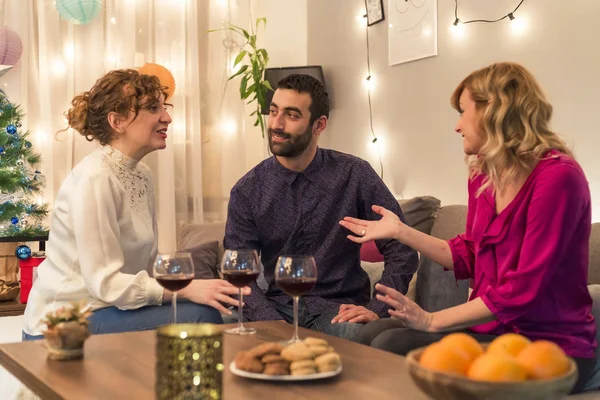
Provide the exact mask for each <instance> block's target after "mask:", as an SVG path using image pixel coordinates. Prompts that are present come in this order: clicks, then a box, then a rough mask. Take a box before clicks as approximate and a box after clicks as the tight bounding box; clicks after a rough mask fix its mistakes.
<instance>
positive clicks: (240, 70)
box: [228, 65, 248, 81]
mask: <svg viewBox="0 0 600 400" xmlns="http://www.w3.org/2000/svg"><path fill="white" fill-rule="evenodd" d="M247 69H248V66H247V65H242V66H241V67H240V69H239V70H238V71H237V72H236V73H235V74H233V75H231V76H230V77H229V79H228V81H230V80H232V79H233V78H235V77H236V76H238V75H241V74H243V73H244V72H245V71H246V70H247Z"/></svg>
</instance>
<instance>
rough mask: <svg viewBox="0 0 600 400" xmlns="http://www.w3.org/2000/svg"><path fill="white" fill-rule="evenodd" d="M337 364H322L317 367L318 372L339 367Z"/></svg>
mask: <svg viewBox="0 0 600 400" xmlns="http://www.w3.org/2000/svg"><path fill="white" fill-rule="evenodd" d="M339 367H340V366H339V364H322V365H319V366H318V367H317V370H318V371H319V372H331V371H335V370H337V369H338V368H339Z"/></svg>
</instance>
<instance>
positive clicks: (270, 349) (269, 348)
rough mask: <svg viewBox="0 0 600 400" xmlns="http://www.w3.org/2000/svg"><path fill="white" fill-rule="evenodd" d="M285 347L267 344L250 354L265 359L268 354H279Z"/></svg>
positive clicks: (254, 348)
mask: <svg viewBox="0 0 600 400" xmlns="http://www.w3.org/2000/svg"><path fill="white" fill-rule="evenodd" d="M283 347H284V346H283V345H282V344H280V343H277V342H267V343H263V344H261V345H258V346H256V347H253V348H251V349H250V350H249V352H250V354H252V355H253V356H254V357H256V358H263V357H264V356H266V355H267V354H279V353H280V352H281V350H283Z"/></svg>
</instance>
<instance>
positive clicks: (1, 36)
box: [0, 26, 23, 65]
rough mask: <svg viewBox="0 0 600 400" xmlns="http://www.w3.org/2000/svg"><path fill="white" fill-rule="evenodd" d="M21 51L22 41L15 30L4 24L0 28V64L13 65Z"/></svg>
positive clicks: (19, 56)
mask: <svg viewBox="0 0 600 400" xmlns="http://www.w3.org/2000/svg"><path fill="white" fill-rule="evenodd" d="M22 52H23V43H22V42H21V38H20V37H19V35H18V34H17V32H15V31H13V30H12V29H10V28H8V27H6V26H3V27H2V28H0V64H1V65H15V64H16V63H17V61H19V58H21V53H22Z"/></svg>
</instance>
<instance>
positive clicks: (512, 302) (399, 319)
mask: <svg viewBox="0 0 600 400" xmlns="http://www.w3.org/2000/svg"><path fill="white" fill-rule="evenodd" d="M451 102H452V106H453V107H454V108H455V109H456V110H457V111H458V112H459V113H460V118H459V121H458V123H457V125H456V127H455V131H456V132H457V133H458V134H459V135H461V137H462V140H463V148H464V152H465V154H466V155H467V156H468V164H469V167H470V177H469V185H468V187H469V204H468V214H467V224H466V231H465V233H463V234H461V235H459V236H457V237H455V238H454V239H451V240H449V241H444V240H440V239H437V238H434V237H432V236H429V235H426V234H423V233H421V232H419V231H417V230H415V229H412V228H410V227H408V226H407V225H405V224H403V223H402V222H401V221H400V220H399V219H398V218H397V217H396V215H395V214H394V213H391V212H389V211H388V210H386V209H383V208H381V207H377V206H375V207H373V210H374V211H375V212H377V213H378V214H380V215H381V216H382V218H381V219H380V220H379V221H365V220H358V219H354V218H349V217H346V218H344V220H343V221H340V224H341V225H342V226H344V227H346V228H347V229H349V230H350V231H351V232H353V233H354V234H355V235H357V236H354V235H350V236H348V238H349V239H350V240H352V241H354V242H357V243H363V242H366V241H368V240H373V239H381V238H395V239H397V240H399V241H401V242H402V243H404V244H407V245H409V246H411V247H412V248H414V249H416V250H418V251H420V252H421V253H422V254H423V255H424V256H426V257H428V258H430V259H432V260H433V261H435V262H437V263H438V264H440V265H442V266H443V267H445V268H448V269H451V270H454V274H455V276H456V279H472V280H473V292H472V294H471V297H470V301H469V302H468V303H465V304H462V305H459V306H456V307H452V308H449V309H446V310H442V311H439V312H434V313H429V312H426V311H424V310H423V309H421V308H420V307H419V306H418V305H417V304H416V303H414V302H412V301H410V300H409V299H407V298H406V297H405V296H403V295H402V294H401V293H398V292H397V291H395V290H393V289H390V288H387V287H385V286H383V285H377V286H376V290H377V291H379V293H380V294H378V295H377V298H378V299H379V300H381V301H383V302H385V303H387V304H388V305H389V306H390V307H391V308H390V310H389V313H390V315H391V316H392V319H385V320H379V321H375V322H372V323H370V324H368V325H366V326H365V327H364V329H363V332H362V341H363V343H366V344H371V345H372V346H375V347H379V348H383V349H386V350H389V351H392V352H395V353H398V354H406V353H407V352H408V351H410V350H411V349H413V348H416V347H420V346H424V345H427V344H429V343H431V342H434V341H437V340H439V339H440V338H441V337H442V336H443V335H444V334H445V332H450V331H460V330H464V329H466V330H467V331H468V332H469V333H471V334H472V335H473V336H474V337H475V338H476V339H478V340H480V341H490V340H491V339H493V338H494V337H495V336H497V335H500V334H502V333H506V332H516V333H520V334H522V335H524V336H527V337H528V338H530V339H532V340H536V339H545V340H550V341H553V342H555V343H557V344H558V345H559V346H560V347H561V348H562V349H563V350H564V351H565V352H566V353H567V354H568V355H570V356H571V357H573V358H574V359H575V360H576V362H577V364H578V367H579V382H578V383H577V385H576V387H575V389H574V391H580V390H581V389H582V387H583V386H584V385H585V383H586V382H587V380H588V378H589V376H590V374H591V372H592V370H593V367H594V364H595V358H594V353H595V348H596V346H597V343H596V340H595V335H596V326H595V323H594V318H593V316H592V315H591V314H590V311H591V308H592V298H591V297H590V294H589V292H588V288H587V272H588V251H589V250H588V248H589V238H590V231H591V202H590V191H589V187H588V182H587V180H586V177H585V175H584V173H583V171H582V169H581V167H580V166H579V164H578V163H577V162H576V161H575V160H574V159H573V156H572V154H571V152H570V151H569V149H567V147H566V145H565V143H564V142H563V141H562V140H561V139H560V138H559V137H558V136H557V135H556V134H555V133H554V132H552V131H551V130H550V128H549V123H550V118H551V115H552V106H551V105H550V104H549V103H548V101H547V100H546V98H545V96H544V94H543V93H542V90H541V88H540V86H539V85H538V83H537V81H536V80H535V78H534V77H533V76H532V75H531V74H530V73H529V72H528V71H527V70H526V69H525V68H523V67H522V66H520V65H518V64H514V63H498V64H493V65H491V66H488V67H486V68H483V69H480V70H478V71H475V72H473V73H471V74H470V75H469V76H467V77H466V78H465V79H464V80H463V81H462V82H461V83H460V84H459V85H458V87H457V88H456V89H455V91H454V93H453V94H452V99H451Z"/></svg>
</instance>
